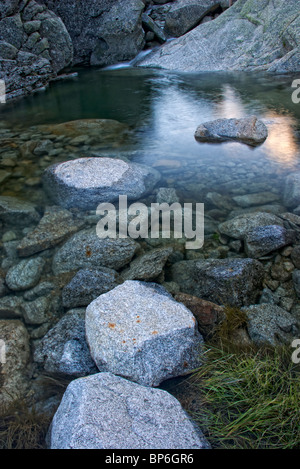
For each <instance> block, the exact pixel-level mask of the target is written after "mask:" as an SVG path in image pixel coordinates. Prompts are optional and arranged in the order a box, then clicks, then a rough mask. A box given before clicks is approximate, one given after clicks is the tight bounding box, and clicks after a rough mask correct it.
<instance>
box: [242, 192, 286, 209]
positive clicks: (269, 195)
mask: <svg viewBox="0 0 300 469" xmlns="http://www.w3.org/2000/svg"><path fill="white" fill-rule="evenodd" d="M233 200H234V201H235V202H236V203H237V204H238V205H239V206H240V207H244V208H248V207H251V206H252V205H264V204H268V203H270V202H274V201H276V200H279V195H278V194H274V193H273V192H258V193H255V194H246V195H237V196H236V197H233Z"/></svg>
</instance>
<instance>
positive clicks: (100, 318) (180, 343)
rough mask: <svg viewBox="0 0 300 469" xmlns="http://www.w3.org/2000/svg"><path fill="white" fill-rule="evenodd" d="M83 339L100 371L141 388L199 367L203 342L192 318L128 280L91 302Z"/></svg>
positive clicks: (157, 289)
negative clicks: (107, 372) (124, 379)
mask: <svg viewBox="0 0 300 469" xmlns="http://www.w3.org/2000/svg"><path fill="white" fill-rule="evenodd" d="M86 337H87V341H88V344H89V347H90V351H91V354H92V357H93V359H94V361H95V363H96V365H97V366H98V368H99V370H100V371H110V372H112V373H115V374H117V375H120V376H123V377H125V378H128V379H131V380H133V381H136V382H137V383H140V384H143V385H145V386H158V385H159V384H160V383H161V382H162V381H164V380H166V379H168V378H172V377H175V376H180V375H182V374H185V373H187V372H189V371H191V370H192V369H194V368H195V367H197V366H199V365H200V364H201V347H202V342H203V339H202V336H201V335H200V334H199V332H198V329H197V323H196V320H195V318H194V316H193V314H192V313H191V311H189V310H188V309H187V308H186V307H185V306H184V305H183V304H181V303H177V302H176V301H175V300H174V299H173V298H172V296H171V295H170V294H169V293H168V292H167V291H166V290H165V289H164V288H163V287H161V286H159V285H157V284H154V283H144V282H139V281H131V280H128V281H126V282H125V283H123V284H122V285H120V286H118V287H116V288H115V289H114V290H112V291H110V292H109V293H106V294H104V295H101V296H100V297H99V298H97V299H96V300H95V301H93V302H92V303H91V304H90V305H89V306H88V307H87V311H86Z"/></svg>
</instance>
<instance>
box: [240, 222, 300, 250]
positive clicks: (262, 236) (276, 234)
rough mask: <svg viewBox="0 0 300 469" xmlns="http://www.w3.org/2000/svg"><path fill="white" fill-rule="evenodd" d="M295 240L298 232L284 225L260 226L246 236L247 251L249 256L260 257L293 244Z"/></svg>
mask: <svg viewBox="0 0 300 469" xmlns="http://www.w3.org/2000/svg"><path fill="white" fill-rule="evenodd" d="M295 240H296V233H295V232H294V231H292V230H286V229H285V228H283V227H282V226H278V225H267V226H258V227H256V228H254V229H253V230H251V231H250V232H249V233H247V235H246V236H245V252H246V254H247V256H248V257H253V258H259V257H263V256H265V255H267V254H269V253H270V252H273V251H276V250H277V249H279V248H282V247H284V246H287V245H288V244H292V243H293V241H295Z"/></svg>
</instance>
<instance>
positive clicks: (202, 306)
mask: <svg viewBox="0 0 300 469" xmlns="http://www.w3.org/2000/svg"><path fill="white" fill-rule="evenodd" d="M174 298H175V300H176V301H178V302H179V303H183V304H184V305H185V306H186V307H187V308H188V309H189V310H190V311H192V313H193V315H194V316H195V318H196V319H197V322H198V327H199V331H200V333H201V334H202V335H203V337H204V339H205V338H207V337H210V336H211V335H212V334H213V333H214V331H215V330H216V327H217V325H218V324H220V323H221V322H222V321H223V320H224V319H225V313H224V308H223V307H222V306H219V305H216V304H215V303H212V302H211V301H205V300H202V299H201V298H198V297H197V296H193V295H188V294H186V293H178V294H177V295H175V297H174Z"/></svg>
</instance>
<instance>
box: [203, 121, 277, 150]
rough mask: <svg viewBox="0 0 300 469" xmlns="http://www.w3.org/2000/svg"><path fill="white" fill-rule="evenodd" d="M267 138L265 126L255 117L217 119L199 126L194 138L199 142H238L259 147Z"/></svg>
mask: <svg viewBox="0 0 300 469" xmlns="http://www.w3.org/2000/svg"><path fill="white" fill-rule="evenodd" d="M267 137H268V130H267V127H266V126H265V124H264V123H263V122H261V121H259V120H258V119H257V118H256V117H255V116H251V117H244V118H242V119H217V120H215V121H211V122H205V123H204V124H201V125H200V126H199V127H198V128H197V130H196V132H195V138H196V140H198V141H200V142H214V143H215V142H224V141H226V140H238V141H240V142H243V143H246V144H248V145H259V144H260V143H262V142H264V141H265V140H266V138H267Z"/></svg>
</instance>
